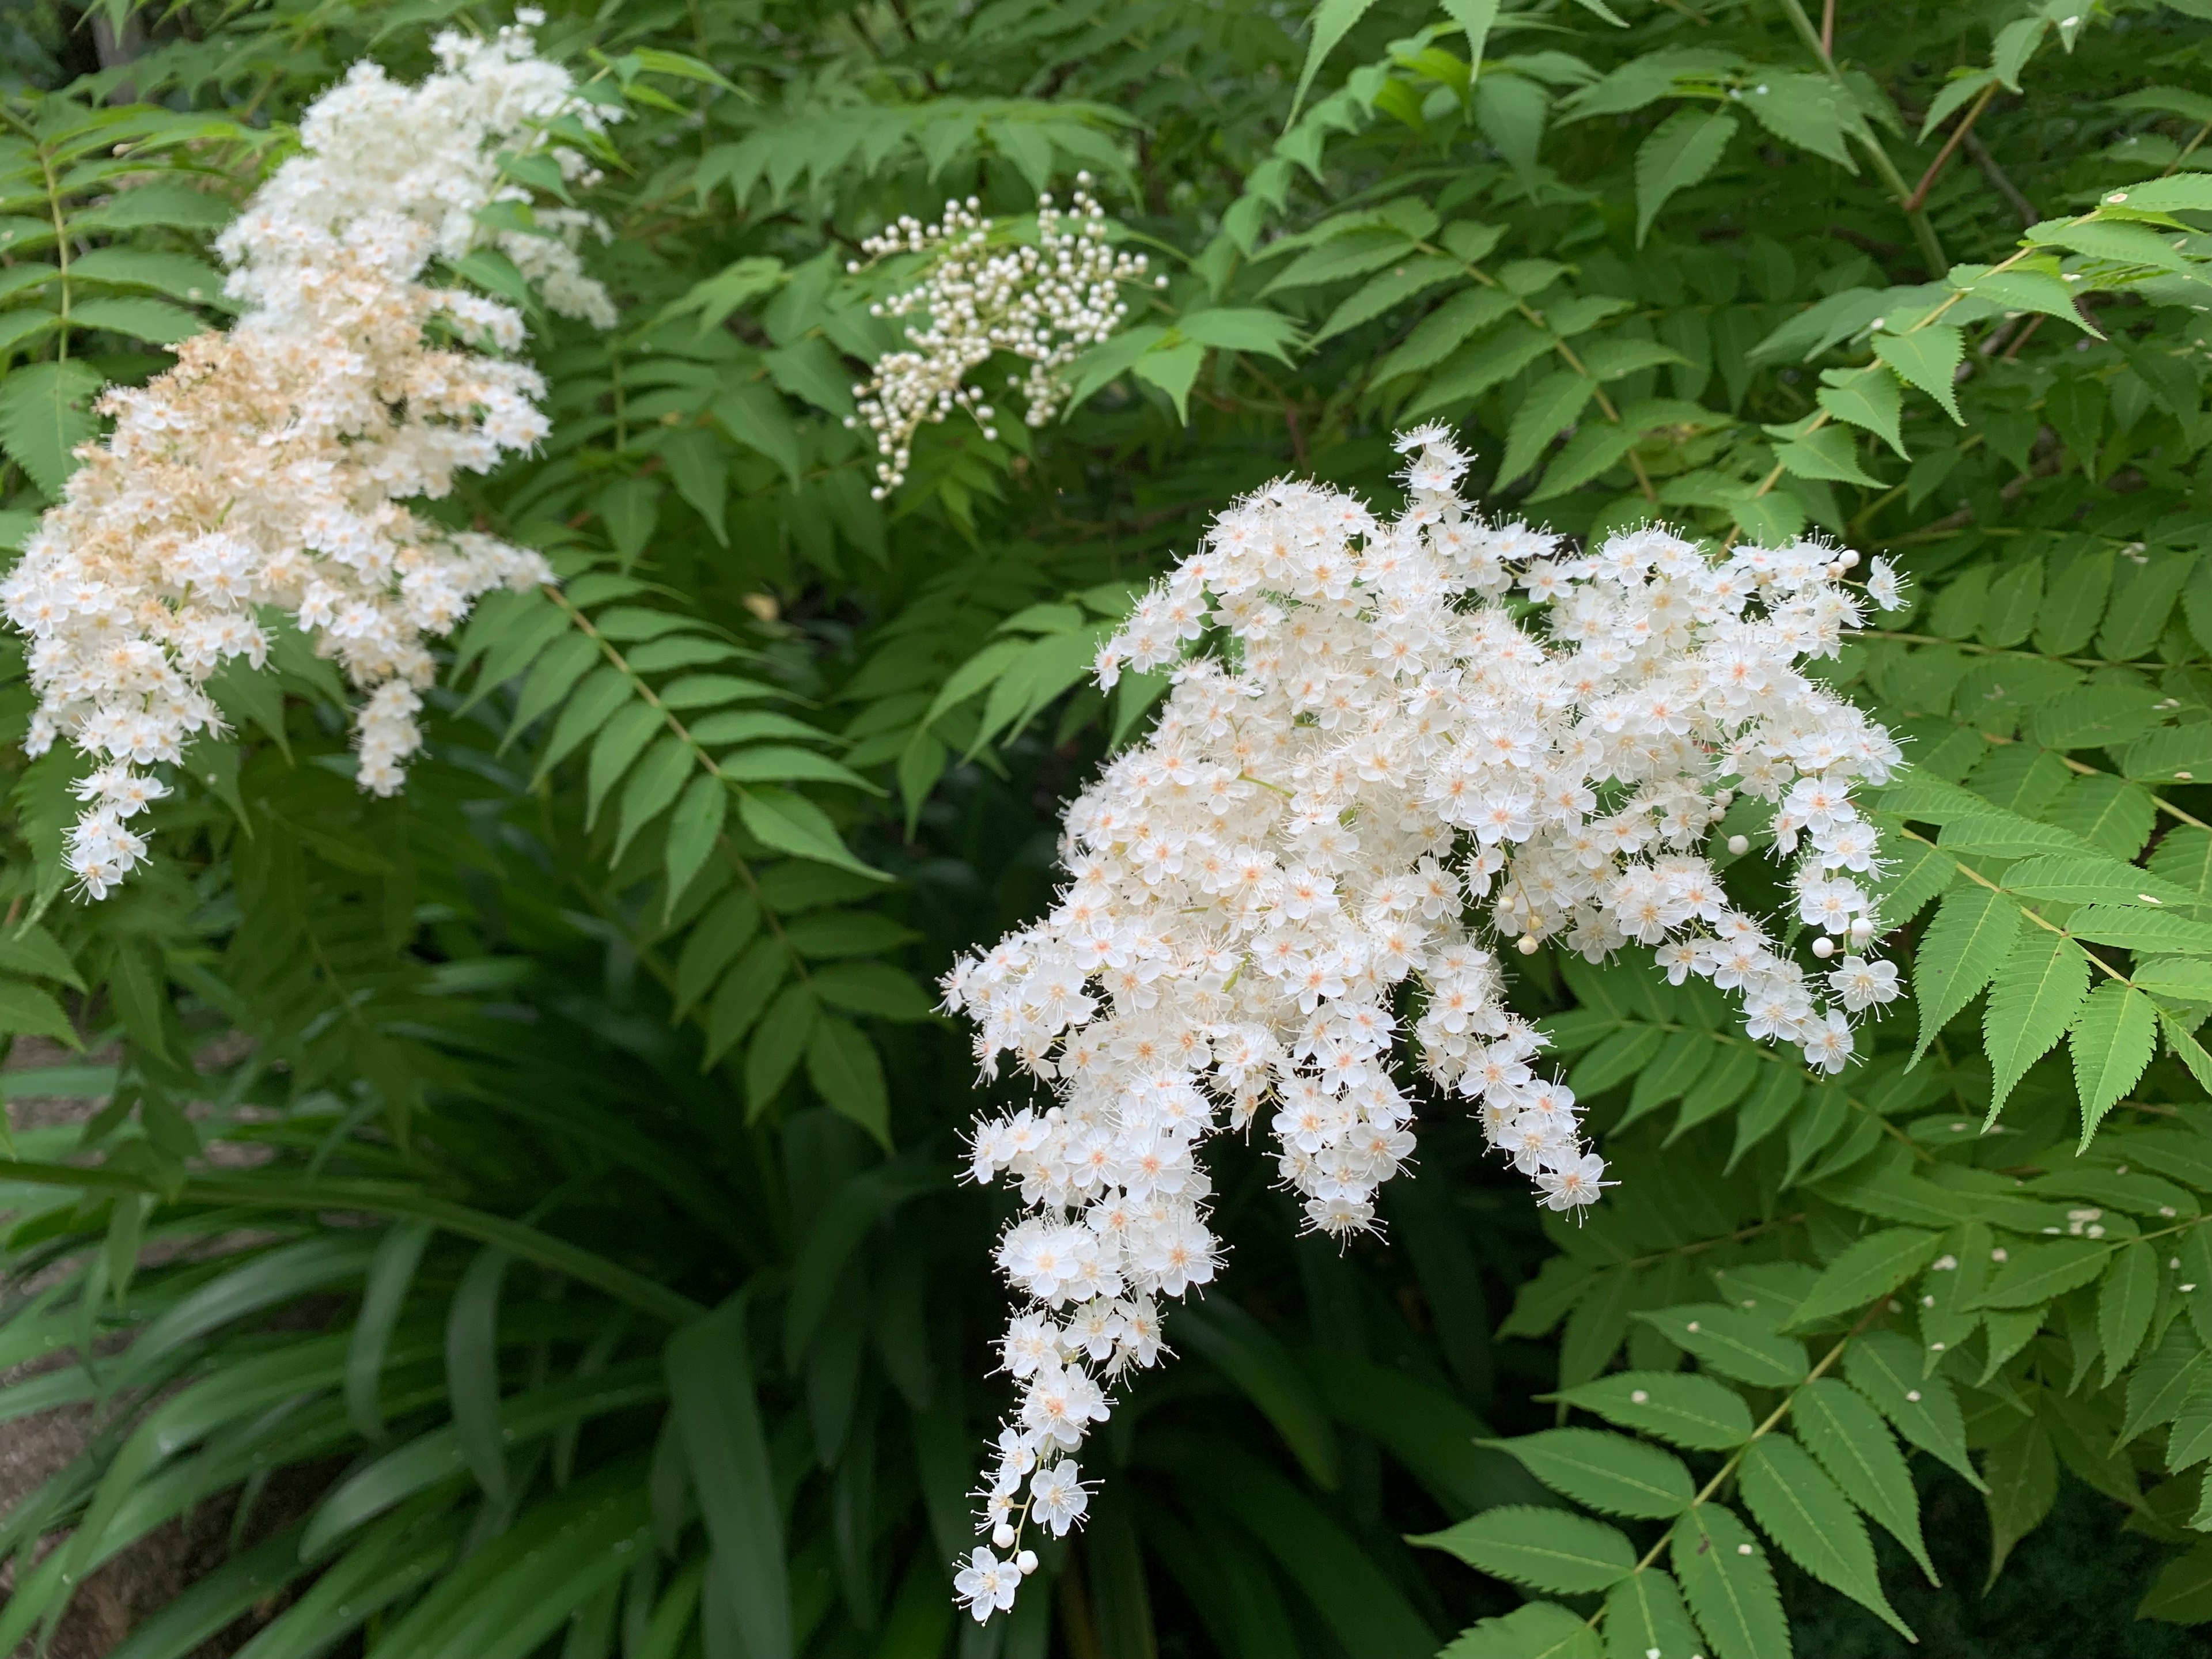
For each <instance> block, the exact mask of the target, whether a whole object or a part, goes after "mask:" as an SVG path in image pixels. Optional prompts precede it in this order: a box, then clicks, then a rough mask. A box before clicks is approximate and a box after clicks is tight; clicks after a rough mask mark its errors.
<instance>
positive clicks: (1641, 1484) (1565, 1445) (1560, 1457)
mask: <svg viewBox="0 0 2212 1659" xmlns="http://www.w3.org/2000/svg"><path fill="white" fill-rule="evenodd" d="M1489 1444H1491V1445H1493V1446H1496V1447H1497V1448H1498V1449H1499V1450H1500V1451H1504V1452H1508V1453H1510V1454H1511V1455H1513V1456H1514V1457H1516V1458H1518V1459H1519V1460H1520V1461H1521V1462H1522V1464H1523V1465H1525V1466H1526V1467H1527V1468H1528V1473H1529V1474H1533V1475H1534V1476H1535V1477H1536V1478H1537V1479H1538V1480H1541V1481H1542V1482H1543V1483H1544V1484H1545V1485H1546V1486H1549V1487H1550V1488H1551V1489H1552V1490H1553V1492H1563V1493H1565V1495H1566V1496H1567V1497H1569V1498H1573V1499H1574V1500H1575V1502H1577V1504H1582V1505H1583V1507H1584V1508H1585V1509H1593V1510H1598V1511H1599V1512H1600V1513H1601V1514H1604V1515H1628V1516H1639V1517H1642V1518H1644V1519H1647V1520H1654V1521H1666V1520H1671V1519H1672V1518H1673V1517H1674V1516H1678V1515H1680V1513H1681V1512H1682V1511H1683V1510H1686V1509H1687V1508H1688V1507H1689V1506H1690V1499H1691V1498H1692V1496H1693V1495H1694V1494H1695V1492H1696V1490H1697V1489H1696V1487H1695V1486H1694V1485H1693V1483H1692V1481H1691V1480H1690V1471H1689V1469H1688V1468H1687V1467H1686V1465H1685V1464H1684V1463H1683V1462H1682V1460H1681V1459H1680V1458H1679V1457H1676V1456H1675V1455H1674V1454H1673V1453H1672V1452H1666V1451H1662V1450H1660V1449H1659V1448H1658V1447H1656V1446H1647V1445H1645V1444H1644V1443H1643V1442H1642V1441H1640V1440H1632V1439H1630V1438H1629V1437H1627V1436H1626V1435H1621V1434H1607V1433H1606V1432H1605V1431H1603V1430H1601V1429H1547V1430H1544V1431H1542V1432H1541V1433H1538V1434H1529V1435H1523V1436H1522V1437H1520V1438H1519V1439H1517V1440H1493V1441H1491V1442H1489Z"/></svg>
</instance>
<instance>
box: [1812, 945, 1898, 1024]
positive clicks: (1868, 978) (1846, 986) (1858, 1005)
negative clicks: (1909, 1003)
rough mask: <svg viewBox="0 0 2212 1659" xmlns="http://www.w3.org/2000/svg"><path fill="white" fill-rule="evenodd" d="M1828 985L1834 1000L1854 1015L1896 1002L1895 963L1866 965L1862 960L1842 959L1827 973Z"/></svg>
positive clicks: (1858, 958)
mask: <svg viewBox="0 0 2212 1659" xmlns="http://www.w3.org/2000/svg"><path fill="white" fill-rule="evenodd" d="M1828 983H1829V985H1830V986H1831V987H1832V988H1833V989H1834V991H1835V994H1836V996H1837V999H1838V1000H1839V1001H1841V1002H1842V1003H1843V1005H1844V1007H1845V1008H1846V1009H1848V1010H1849V1011H1850V1012H1852V1013H1855V1014H1857V1013H1863V1012H1865V1011H1866V1010H1867V1009H1869V1008H1873V1007H1878V1006H1881V1004H1883V1003H1885V1002H1894V1001H1896V1000H1897V999H1898V996H1899V991H1900V988H1901V987H1899V985H1898V982H1897V964H1896V963H1893V962H1869V961H1867V960H1866V959H1865V958H1864V957H1844V959H1843V961H1842V962H1841V963H1838V965H1837V966H1836V967H1834V968H1832V969H1830V970H1829V973H1828Z"/></svg>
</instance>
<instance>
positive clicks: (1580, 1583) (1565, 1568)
mask: <svg viewBox="0 0 2212 1659" xmlns="http://www.w3.org/2000/svg"><path fill="white" fill-rule="evenodd" d="M1413 1542H1414V1543H1416V1544H1420V1545H1424V1546H1425V1547H1428V1548H1430V1549H1438V1550H1446V1551H1449V1553H1452V1554H1454V1555H1456V1556H1457V1557H1459V1559H1461V1560H1462V1561H1464V1562H1466V1563H1467V1564H1468V1565H1469V1566H1471V1567H1474V1568H1477V1569H1479V1570H1480V1571H1483V1572H1486V1573H1489V1574H1491V1575H1492V1577H1498V1578H1507V1579H1510V1580H1512V1581H1513V1582H1514V1583H1517V1584H1528V1585H1532V1586H1534V1588H1535V1589H1540V1590H1549V1591H1551V1592H1553V1594H1554V1595H1588V1594H1589V1593H1591V1592H1594V1591H1597V1590H1604V1589H1611V1588H1612V1587H1613V1585H1614V1584H1617V1583H1620V1581H1621V1580H1622V1579H1623V1578H1626V1577H1627V1576H1628V1575H1629V1574H1630V1573H1631V1572H1632V1571H1635V1569H1636V1550H1635V1547H1634V1546H1632V1544H1630V1542H1629V1541H1628V1538H1627V1535H1626V1534H1625V1533H1622V1532H1621V1531H1620V1529H1619V1528H1613V1527H1608V1526H1607V1525H1605V1524H1604V1523H1603V1522H1598V1521H1593V1520H1591V1519H1589V1517H1588V1516H1581V1515H1573V1514H1570V1513H1568V1512H1567V1511H1566V1510H1547V1509H1537V1508H1534V1507H1533V1506H1531V1505H1528V1504H1508V1505H1507V1506H1505V1507H1504V1508H1503V1509H1495V1510H1484V1511H1483V1512H1482V1513H1481V1514H1480V1515H1474V1516H1468V1518H1467V1519H1466V1520H1464V1521H1462V1522H1460V1523H1459V1524H1458V1525H1457V1526H1455V1527H1450V1528H1446V1529H1445V1530H1444V1531H1443V1532H1436V1533H1429V1534H1425V1535H1424V1536H1421V1537H1419V1538H1415V1539H1413Z"/></svg>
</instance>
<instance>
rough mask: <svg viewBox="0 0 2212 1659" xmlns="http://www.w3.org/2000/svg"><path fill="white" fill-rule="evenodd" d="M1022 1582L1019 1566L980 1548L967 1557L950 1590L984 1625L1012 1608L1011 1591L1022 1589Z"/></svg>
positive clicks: (976, 1619) (953, 1579)
mask: <svg viewBox="0 0 2212 1659" xmlns="http://www.w3.org/2000/svg"><path fill="white" fill-rule="evenodd" d="M1021 1583H1022V1574H1021V1569H1020V1568H1019V1567H1018V1566H1016V1565H1014V1564H1013V1563H1012V1561H1001V1560H1000V1559H999V1558H998V1557H997V1556H995V1555H994V1554H992V1553H991V1552H990V1551H988V1550H987V1549H984V1548H983V1547H981V1546H980V1545H979V1546H978V1547H976V1550H975V1553H974V1554H973V1555H971V1556H970V1557H969V1559H968V1562H967V1565H964V1566H963V1567H962V1568H961V1569H960V1571H958V1572H957V1573H955V1574H954V1575H953V1577H952V1588H953V1589H954V1590H956V1591H957V1593H958V1595H959V1597H960V1601H961V1603H962V1605H963V1606H964V1607H967V1609H968V1611H969V1613H971V1614H973V1615H974V1616H975V1622H976V1623H977V1624H979V1625H981V1624H984V1623H987V1621H988V1620H989V1619H990V1617H991V1615H992V1614H993V1613H1003V1612H1004V1611H1005V1610H1006V1608H1008V1607H1012V1606H1013V1605H1014V1592H1015V1591H1016V1590H1018V1589H1020V1588H1021ZM939 1605H940V1606H941V1605H942V1603H940V1604H939Z"/></svg>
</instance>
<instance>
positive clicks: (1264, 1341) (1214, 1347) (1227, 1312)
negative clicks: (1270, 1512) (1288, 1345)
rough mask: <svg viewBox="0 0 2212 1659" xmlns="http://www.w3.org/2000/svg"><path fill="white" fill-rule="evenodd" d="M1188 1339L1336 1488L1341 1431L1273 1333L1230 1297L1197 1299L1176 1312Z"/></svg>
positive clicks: (1182, 1337)
mask: <svg viewBox="0 0 2212 1659" xmlns="http://www.w3.org/2000/svg"><path fill="white" fill-rule="evenodd" d="M1176 1333H1177V1340H1179V1341H1182V1342H1186V1343H1188V1346H1190V1348H1191V1349H1192V1350H1193V1351H1194V1352H1196V1353H1198V1354H1199V1355H1200V1356H1201V1357H1202V1358H1206V1359H1207V1360H1210V1361H1212V1364H1214V1365H1215V1366H1216V1367H1218V1369H1219V1370H1220V1371H1221V1372H1222V1374H1223V1375H1224V1376H1227V1377H1228V1378H1229V1380H1230V1381H1231V1382H1232V1383H1235V1384H1236V1385H1237V1387H1238V1388H1239V1389H1242V1390H1243V1393H1244V1395H1245V1397H1246V1398H1247V1399H1249V1401H1251V1402H1252V1403H1253V1404H1254V1405H1255V1406H1257V1407H1259V1408H1260V1410H1261V1413H1263V1414H1264V1415H1265V1416H1266V1417H1267V1420H1268V1421H1269V1422H1270V1423H1272V1424H1273V1425H1275V1431H1276V1432H1277V1433H1278V1434H1279V1435H1281V1436H1282V1437H1283V1443H1284V1444H1285V1445H1286V1446H1288V1447H1289V1448H1290V1449H1291V1454H1292V1455H1294V1456H1296V1457H1297V1460H1298V1462H1299V1463H1300V1464H1301V1465H1302V1466H1303V1467H1304V1469H1305V1471H1306V1473H1307V1474H1309V1475H1310V1476H1311V1477H1312V1479H1313V1482H1314V1484H1315V1485H1316V1486H1319V1487H1321V1488H1322V1490H1323V1491H1324V1492H1333V1491H1334V1490H1335V1488H1336V1485H1337V1481H1338V1479H1339V1476H1340V1462H1339V1457H1340V1454H1339V1449H1338V1446H1337V1440H1336V1431H1335V1429H1334V1426H1333V1425H1331V1424H1330V1422H1329V1419H1328V1413H1327V1412H1326V1411H1324V1410H1323V1409H1322V1402H1321V1401H1320V1399H1319V1398H1318V1397H1317V1396H1316V1395H1315V1393H1314V1389H1313V1384H1312V1383H1310V1382H1309V1381H1308V1380H1307V1379H1306V1376H1305V1375H1304V1373H1303V1372H1302V1371H1300V1370H1298V1367H1297V1364H1296V1362H1295V1361H1293V1360H1292V1359H1291V1355H1290V1352H1289V1351H1288V1350H1287V1349H1285V1347H1284V1346H1283V1345H1282V1343H1281V1342H1280V1341H1279V1340H1278V1339H1277V1338H1276V1337H1275V1335H1274V1334H1273V1332H1271V1331H1269V1330H1268V1329H1267V1327H1266V1326H1264V1325H1262V1324H1261V1322H1259V1321H1258V1320H1256V1319H1255V1318H1254V1317H1253V1316H1251V1315H1250V1314H1249V1313H1247V1312H1245V1311H1244V1310H1243V1309H1242V1308H1241V1307H1239V1306H1237V1304H1236V1303H1234V1302H1231V1301H1230V1300H1228V1299H1227V1298H1226V1297H1222V1298H1218V1299H1217V1300H1215V1301H1212V1302H1194V1303H1193V1304H1190V1305H1189V1306H1188V1307H1187V1308H1184V1309H1182V1310H1181V1311H1180V1312H1179V1313H1178V1314H1177V1316H1176Z"/></svg>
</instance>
